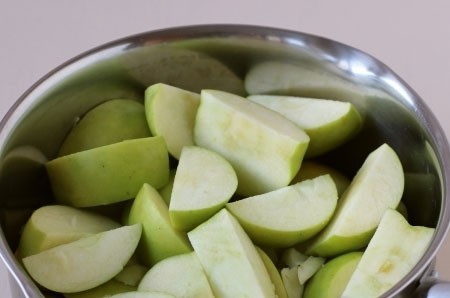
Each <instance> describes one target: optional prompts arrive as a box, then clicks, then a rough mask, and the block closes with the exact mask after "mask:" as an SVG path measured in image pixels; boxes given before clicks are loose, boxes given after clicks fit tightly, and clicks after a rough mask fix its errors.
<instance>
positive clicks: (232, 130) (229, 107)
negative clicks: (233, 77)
mask: <svg viewBox="0 0 450 298" xmlns="http://www.w3.org/2000/svg"><path fill="white" fill-rule="evenodd" d="M200 95H201V96H200V106H199V108H198V110H197V116H196V120H195V127H194V141H195V143H196V145H198V146H200V147H204V148H207V149H210V150H212V151H216V152H217V153H219V154H220V155H222V156H223V157H224V158H225V159H227V160H228V161H229V162H230V163H231V165H232V166H233V168H234V170H235V171H236V174H237V176H238V181H239V183H238V189H237V193H238V194H240V195H244V196H253V195H258V194H262V193H265V192H268V191H272V190H275V189H278V188H280V187H284V186H287V185H288V184H289V182H290V181H291V180H292V178H293V177H294V176H295V174H297V171H298V169H299V168H300V165H301V162H302V160H303V156H304V154H305V152H306V148H307V147H308V144H309V137H308V135H307V134H306V133H305V132H304V131H303V130H301V129H300V128H299V127H298V126H297V125H295V124H294V123H292V122H291V121H289V120H288V119H286V118H284V117H283V116H281V115H280V114H278V113H276V112H274V111H272V110H270V109H267V108H265V107H263V106H261V105H259V104H256V103H254V102H252V101H250V100H247V99H245V98H243V97H240V96H237V95H234V94H231V93H227V92H222V91H217V90H202V92H201V94H200Z"/></svg>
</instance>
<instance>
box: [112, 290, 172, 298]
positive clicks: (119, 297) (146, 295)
mask: <svg viewBox="0 0 450 298" xmlns="http://www.w3.org/2000/svg"><path fill="white" fill-rule="evenodd" d="M109 298H177V296H173V295H170V294H167V293H161V292H139V291H134V292H128V293H120V294H116V295H113V296H111V297H109Z"/></svg>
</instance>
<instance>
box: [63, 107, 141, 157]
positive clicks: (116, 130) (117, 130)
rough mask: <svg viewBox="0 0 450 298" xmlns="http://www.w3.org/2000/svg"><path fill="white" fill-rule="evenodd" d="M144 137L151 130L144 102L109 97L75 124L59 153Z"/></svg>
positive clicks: (64, 153) (69, 152) (66, 153)
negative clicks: (109, 98) (110, 98)
mask: <svg viewBox="0 0 450 298" xmlns="http://www.w3.org/2000/svg"><path fill="white" fill-rule="evenodd" d="M146 137H150V130H149V129H148V125H147V120H146V118H145V110H144V105H143V104H142V103H140V102H138V101H136V100H130V99H112V100H108V101H106V102H104V103H101V104H100V105H98V106H96V107H94V108H93V109H91V110H90V111H88V112H87V113H86V115H84V116H83V117H82V118H81V120H80V121H79V122H78V123H76V124H75V126H74V127H73V128H72V130H71V131H70V132H69V134H68V135H67V137H66V138H65V139H64V142H63V143H62V145H61V147H60V149H59V153H58V156H64V155H68V154H72V153H75V152H80V151H84V150H88V149H93V148H97V147H101V146H105V145H110V144H114V143H118V142H121V141H124V140H131V139H138V138H146Z"/></svg>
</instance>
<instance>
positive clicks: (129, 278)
mask: <svg viewBox="0 0 450 298" xmlns="http://www.w3.org/2000/svg"><path fill="white" fill-rule="evenodd" d="M148 270H149V269H148V267H147V266H144V265H140V264H127V265H126V266H125V267H124V268H123V269H122V271H120V272H119V273H118V274H117V275H116V276H114V279H115V280H117V281H120V282H121V283H123V284H125V285H127V286H132V287H137V286H138V285H139V283H140V282H141V280H142V278H143V277H144V275H145V274H146V273H147V271H148Z"/></svg>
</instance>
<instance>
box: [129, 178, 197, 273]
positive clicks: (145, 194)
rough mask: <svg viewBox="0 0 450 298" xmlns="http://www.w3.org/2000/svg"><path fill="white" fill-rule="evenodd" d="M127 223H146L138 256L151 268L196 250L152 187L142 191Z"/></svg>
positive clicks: (132, 207) (143, 188)
mask: <svg viewBox="0 0 450 298" xmlns="http://www.w3.org/2000/svg"><path fill="white" fill-rule="evenodd" d="M126 222H127V224H136V223H141V224H142V237H141V241H140V243H139V247H138V255H139V257H140V260H141V261H142V262H143V264H144V265H147V266H149V267H151V266H153V265H154V264H156V263H158V262H159V261H161V260H163V259H165V258H168V257H171V256H174V255H178V254H183V253H187V252H190V251H192V247H191V245H190V243H189V240H188V238H187V235H186V233H185V232H181V231H178V230H175V229H174V228H173V226H172V224H171V223H170V217H169V208H168V206H167V204H166V203H165V202H164V200H163V199H162V198H161V196H160V194H159V193H158V191H157V190H156V189H154V188H153V187H152V186H150V185H149V184H144V185H143V186H142V188H141V189H140V191H139V193H138V194H137V196H136V198H135V199H134V201H133V204H132V206H131V209H130V213H129V214H128V218H127V220H126Z"/></svg>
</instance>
